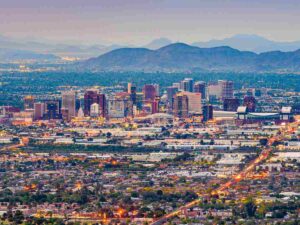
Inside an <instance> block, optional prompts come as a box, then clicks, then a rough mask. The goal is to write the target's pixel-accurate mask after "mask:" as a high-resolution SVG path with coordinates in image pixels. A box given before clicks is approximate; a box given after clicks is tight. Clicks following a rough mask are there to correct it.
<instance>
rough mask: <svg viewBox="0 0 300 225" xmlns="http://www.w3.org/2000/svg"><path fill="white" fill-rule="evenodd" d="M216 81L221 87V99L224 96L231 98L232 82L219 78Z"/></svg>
mask: <svg viewBox="0 0 300 225" xmlns="http://www.w3.org/2000/svg"><path fill="white" fill-rule="evenodd" d="M218 83H219V85H220V87H221V98H222V100H224V99H225V98H233V82H232V81H227V80H219V81H218Z"/></svg>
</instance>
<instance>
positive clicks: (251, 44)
mask: <svg viewBox="0 0 300 225" xmlns="http://www.w3.org/2000/svg"><path fill="white" fill-rule="evenodd" d="M192 45H194V46H197V47H201V48H205V47H206V48H211V47H216V46H222V45H226V46H230V47H232V48H235V49H238V50H242V51H252V52H256V53H262V52H268V51H276V50H279V51H283V52H288V51H295V50H297V49H299V48H300V42H299V41H295V42H276V41H272V40H269V39H267V38H265V37H262V36H259V35H256V34H236V35H234V36H231V37H228V38H224V39H219V40H216V39H214V40H210V41H207V42H195V43H193V44H192Z"/></svg>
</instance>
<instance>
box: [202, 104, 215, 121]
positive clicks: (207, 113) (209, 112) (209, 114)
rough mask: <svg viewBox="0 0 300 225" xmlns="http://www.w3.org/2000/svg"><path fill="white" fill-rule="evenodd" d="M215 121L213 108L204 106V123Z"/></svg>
mask: <svg viewBox="0 0 300 225" xmlns="http://www.w3.org/2000/svg"><path fill="white" fill-rule="evenodd" d="M212 119H213V106H212V105H204V106H203V122H207V121H209V120H212Z"/></svg>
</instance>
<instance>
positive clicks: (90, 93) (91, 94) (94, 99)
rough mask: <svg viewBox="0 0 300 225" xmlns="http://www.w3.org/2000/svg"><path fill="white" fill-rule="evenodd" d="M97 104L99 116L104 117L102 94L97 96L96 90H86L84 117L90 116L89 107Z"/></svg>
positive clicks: (104, 99) (104, 100)
mask: <svg viewBox="0 0 300 225" xmlns="http://www.w3.org/2000/svg"><path fill="white" fill-rule="evenodd" d="M94 103H97V104H99V110H100V116H102V117H105V116H106V98H105V95H104V94H99V93H98V90H87V91H86V92H85V94H84V115H86V116H90V111H91V105H92V104H94Z"/></svg>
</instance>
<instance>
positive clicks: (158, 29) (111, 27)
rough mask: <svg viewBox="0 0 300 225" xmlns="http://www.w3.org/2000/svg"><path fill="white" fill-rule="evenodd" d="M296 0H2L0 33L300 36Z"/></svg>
mask: <svg viewBox="0 0 300 225" xmlns="http://www.w3.org/2000/svg"><path fill="white" fill-rule="evenodd" d="M299 21H300V1H299V0H248V1H247V0H1V1H0V34H4V35H8V36H13V37H20V38H24V37H35V38H45V39H49V40H59V41H63V40H76V41H79V42H86V43H89V44H90V43H126V44H145V43H147V42H149V41H151V40H152V39H155V38H160V37H166V38H169V39H171V40H173V41H184V42H188V43H191V42H195V41H206V40H210V39H221V38H225V37H229V36H232V35H234V34H258V35H262V36H264V37H267V38H269V39H272V40H277V41H293V40H300V23H299Z"/></svg>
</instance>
